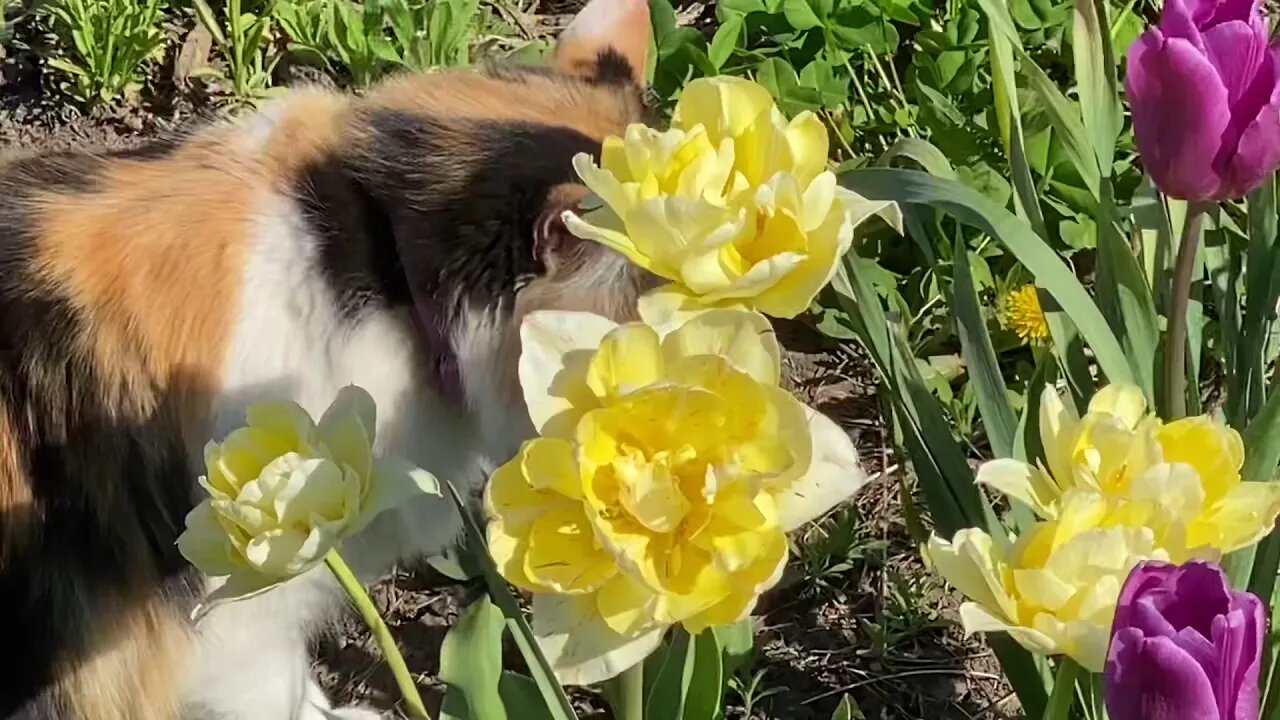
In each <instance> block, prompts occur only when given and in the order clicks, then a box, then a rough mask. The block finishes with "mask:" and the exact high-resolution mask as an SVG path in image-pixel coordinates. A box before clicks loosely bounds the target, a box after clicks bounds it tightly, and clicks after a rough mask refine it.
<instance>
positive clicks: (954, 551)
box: [924, 528, 1016, 618]
mask: <svg viewBox="0 0 1280 720" xmlns="http://www.w3.org/2000/svg"><path fill="white" fill-rule="evenodd" d="M924 556H925V558H926V560H927V561H928V562H929V563H930V564H931V565H932V566H933V567H934V569H935V570H936V571H937V573H938V574H939V575H941V576H942V577H943V579H945V580H946V581H947V582H949V583H951V584H952V585H953V586H954V587H955V588H956V589H957V590H959V591H960V592H961V593H963V594H964V596H965V597H967V598H969V599H970V600H972V601H974V602H975V603H977V604H978V605H981V606H982V607H984V608H987V609H988V610H989V611H990V612H992V613H995V612H998V613H1000V614H1001V615H1002V616H1004V617H1007V618H1012V617H1014V615H1015V614H1016V613H1015V612H1014V607H1013V601H1012V600H1011V599H1010V597H1009V591H1008V589H1007V588H1006V587H1005V586H1004V583H1003V581H1002V580H1001V575H1002V573H1001V570H1002V567H1003V561H1002V558H1000V557H998V556H997V554H996V552H995V547H994V543H993V542H992V539H991V536H990V535H988V534H986V533H985V532H983V531H981V530H979V529H977V528H966V529H964V530H960V531H959V532H957V533H956V534H955V537H954V538H952V540H951V541H950V542H948V541H946V540H944V539H942V538H940V537H938V536H937V535H933V536H930V538H929V542H928V543H927V544H926V546H925V549H924Z"/></svg>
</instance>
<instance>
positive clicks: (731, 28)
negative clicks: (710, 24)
mask: <svg viewBox="0 0 1280 720" xmlns="http://www.w3.org/2000/svg"><path fill="white" fill-rule="evenodd" d="M743 20H744V19H743V16H741V15H730V16H729V17H728V19H727V20H725V21H724V22H723V23H721V25H720V27H719V28H716V34H715V37H713V38H711V47H710V48H709V49H708V50H707V57H708V58H710V60H711V64H712V65H714V66H715V68H716V70H719V69H720V68H722V67H724V64H725V63H726V62H728V60H729V58H730V57H731V56H732V55H733V51H734V49H735V48H737V46H738V39H739V38H741V37H742V24H743Z"/></svg>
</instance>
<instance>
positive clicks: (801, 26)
mask: <svg viewBox="0 0 1280 720" xmlns="http://www.w3.org/2000/svg"><path fill="white" fill-rule="evenodd" d="M782 13H783V14H784V15H785V16H786V18H787V22H789V23H791V27H793V28H795V29H797V30H809V29H812V28H819V27H822V18H820V17H818V14H817V13H815V12H814V11H813V7H812V6H810V5H809V2H808V0H783V2H782Z"/></svg>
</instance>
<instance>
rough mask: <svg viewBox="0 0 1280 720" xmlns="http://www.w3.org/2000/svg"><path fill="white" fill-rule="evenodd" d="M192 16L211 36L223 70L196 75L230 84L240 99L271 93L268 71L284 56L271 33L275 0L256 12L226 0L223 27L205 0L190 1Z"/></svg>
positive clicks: (237, 0) (239, 0) (255, 98)
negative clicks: (192, 8) (223, 67)
mask: <svg viewBox="0 0 1280 720" xmlns="http://www.w3.org/2000/svg"><path fill="white" fill-rule="evenodd" d="M192 3H193V4H194V5H195V8H196V16H197V17H198V18H199V19H200V23H201V24H202V25H204V27H205V29H206V30H208V31H209V34H210V35H212V36H213V40H214V43H215V44H216V45H217V47H218V50H219V51H220V52H221V53H222V56H223V60H224V61H225V63H226V68H225V70H221V71H220V70H213V69H206V70H203V71H200V72H199V73H197V74H200V75H204V76H206V77H213V78H216V79H219V80H222V81H224V82H227V83H229V84H230V85H231V91H232V93H233V95H234V96H235V98H236V99H237V100H239V101H241V102H249V103H253V102H257V101H259V100H261V99H263V98H266V97H268V96H270V95H271V94H272V87H271V82H272V77H271V76H272V74H273V73H274V72H275V68H276V65H277V64H279V62H280V60H281V59H282V58H283V57H284V55H283V53H281V52H279V51H278V50H277V49H276V48H275V47H274V46H273V45H274V38H273V36H272V24H273V20H274V17H273V11H274V6H275V0H267V2H265V3H264V4H263V5H262V6H261V7H259V8H258V12H256V13H255V12H249V11H245V10H244V8H243V4H242V0H227V8H226V14H225V19H226V26H225V28H224V27H223V24H222V23H221V22H219V20H218V17H217V16H216V15H215V14H214V12H213V9H212V8H210V7H209V4H208V2H207V0H192Z"/></svg>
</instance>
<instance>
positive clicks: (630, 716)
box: [620, 661, 644, 720]
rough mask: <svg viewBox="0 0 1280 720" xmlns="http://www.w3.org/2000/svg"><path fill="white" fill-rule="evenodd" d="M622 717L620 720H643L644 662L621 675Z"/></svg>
mask: <svg viewBox="0 0 1280 720" xmlns="http://www.w3.org/2000/svg"><path fill="white" fill-rule="evenodd" d="M621 690H622V716H621V718H620V720H644V661H640V662H638V663H636V664H635V665H632V666H631V668H630V669H628V670H625V671H623V673H622V682H621Z"/></svg>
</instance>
